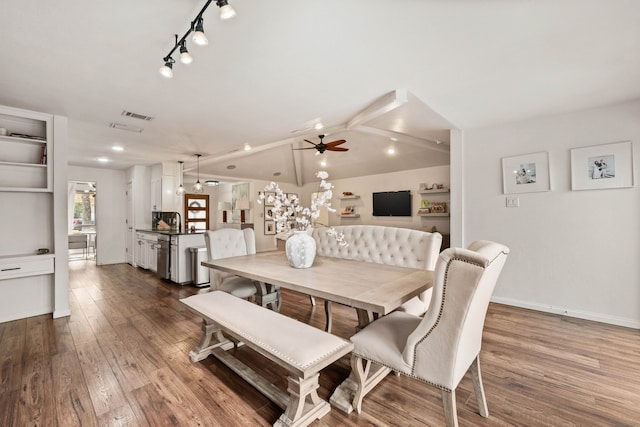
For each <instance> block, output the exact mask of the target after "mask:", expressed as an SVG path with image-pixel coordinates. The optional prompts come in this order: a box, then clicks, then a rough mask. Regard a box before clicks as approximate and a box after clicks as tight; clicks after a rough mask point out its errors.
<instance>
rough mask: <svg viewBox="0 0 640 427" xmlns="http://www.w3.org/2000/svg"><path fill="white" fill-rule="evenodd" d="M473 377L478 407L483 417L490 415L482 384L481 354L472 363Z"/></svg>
mask: <svg viewBox="0 0 640 427" xmlns="http://www.w3.org/2000/svg"><path fill="white" fill-rule="evenodd" d="M470 370H471V379H472V381H473V390H474V391H475V393H476V399H477V400H478V409H479V411H480V415H482V416H483V417H485V418H486V417H488V416H489V407H488V406H487V397H486V395H485V394H484V386H483V385H482V373H481V372H480V355H479V354H478V355H477V356H476V360H474V361H473V363H472V364H471V369H470Z"/></svg>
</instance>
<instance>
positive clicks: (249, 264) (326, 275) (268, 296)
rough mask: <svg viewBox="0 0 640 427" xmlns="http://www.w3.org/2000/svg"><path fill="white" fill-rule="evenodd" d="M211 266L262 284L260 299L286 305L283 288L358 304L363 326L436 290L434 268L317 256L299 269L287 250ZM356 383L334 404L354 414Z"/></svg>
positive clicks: (345, 385) (348, 384) (347, 384)
mask: <svg viewBox="0 0 640 427" xmlns="http://www.w3.org/2000/svg"><path fill="white" fill-rule="evenodd" d="M201 264H202V265H203V266H205V267H209V268H213V269H217V270H220V271H224V272H227V273H231V274H235V275H237V276H242V277H246V278H249V279H252V280H254V282H255V283H256V288H257V293H256V303H258V304H261V305H263V306H269V305H271V308H272V309H276V310H278V309H279V307H280V301H279V289H278V287H281V288H285V289H290V290H293V291H296V292H300V293H303V294H306V295H309V296H312V297H316V298H323V299H325V300H327V301H332V302H336V303H340V304H343V305H345V306H349V307H353V308H354V309H355V310H356V312H357V314H358V326H357V328H358V329H361V328H364V327H365V326H366V325H367V324H368V323H370V322H372V321H373V320H375V319H376V318H377V317H378V316H383V315H386V314H389V313H391V312H392V311H393V310H395V309H397V308H398V307H400V306H401V305H402V304H403V303H405V302H406V301H408V300H410V299H411V298H413V297H415V296H417V295H419V294H420V293H422V292H424V291H426V290H427V289H429V288H431V286H432V284H433V271H430V270H423V269H416V268H409V267H399V266H393V265H387V264H377V263H371V262H363V261H354V260H347V259H342V258H333V257H321V256H316V258H315V260H314V262H313V265H312V266H311V267H310V268H293V267H291V266H290V265H289V261H288V260H287V257H286V255H285V253H284V252H283V251H268V252H260V253H257V254H252V255H244V256H236V257H229V258H220V259H212V260H208V261H202V263H201ZM354 392H355V383H354V381H353V377H352V376H351V375H350V376H349V378H347V379H346V380H345V381H344V382H343V383H342V384H341V385H340V386H339V387H338V388H337V389H336V390H335V392H334V393H333V395H332V397H331V400H330V401H331V404H332V405H333V406H335V407H337V408H339V409H341V410H342V411H344V412H346V413H349V412H351V411H352V410H353V407H352V406H351V400H352V398H353V393H354Z"/></svg>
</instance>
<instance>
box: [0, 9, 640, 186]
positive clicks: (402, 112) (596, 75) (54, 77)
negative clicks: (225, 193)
mask: <svg viewBox="0 0 640 427" xmlns="http://www.w3.org/2000/svg"><path fill="white" fill-rule="evenodd" d="M229 1H230V4H231V5H232V6H233V7H234V8H235V9H236V11H237V13H238V15H237V16H236V17H235V18H234V19H232V20H228V21H220V20H219V19H218V17H217V6H215V2H214V4H212V5H211V6H210V7H209V9H208V10H207V11H206V12H205V15H204V18H205V21H204V28H205V32H206V34H207V36H208V38H209V41H210V43H209V46H207V47H205V48H203V47H197V46H195V45H193V43H189V44H188V47H189V50H190V52H191V53H192V54H193V56H194V62H193V63H192V64H191V65H189V66H184V65H182V64H180V63H176V64H175V65H174V78H173V79H171V80H166V79H164V78H162V77H161V76H160V75H159V73H158V69H159V67H160V66H161V65H162V58H163V57H164V56H165V55H166V54H167V53H168V51H169V50H170V49H171V48H172V46H173V34H175V33H179V34H180V36H181V35H182V34H184V32H185V31H186V30H187V28H188V26H189V23H190V21H191V20H192V19H193V18H194V16H195V15H196V14H197V13H198V11H199V10H200V9H201V8H202V6H203V5H204V2H205V0H184V1H175V0H137V1H124V0H112V1H109V2H86V1H80V0H63V1H58V2H43V1H39V0H4V1H3V2H2V11H1V13H0V29H1V30H0V31H1V32H2V38H1V39H0V58H2V59H1V60H0V75H1V79H0V104H4V105H10V106H14V107H21V108H27V109H32V110H37V111H45V112H50V113H54V114H60V115H66V116H68V117H69V137H70V150H69V163H70V164H72V165H85V166H92V167H107V168H114V169H124V168H128V167H130V166H132V165H134V164H153V163H157V162H159V161H178V160H185V161H187V163H186V164H185V169H187V170H189V169H193V166H194V159H195V156H194V154H195V153H202V154H203V157H202V161H201V167H200V171H201V176H202V177H205V178H206V177H227V178H254V179H265V180H270V179H274V177H273V173H274V172H280V173H281V175H280V176H279V177H277V178H276V179H277V180H279V181H287V182H293V183H296V182H297V183H298V184H301V183H304V182H308V181H309V180H312V179H314V178H313V172H315V170H317V169H319V166H318V165H317V161H318V158H319V157H325V158H326V160H327V162H328V166H327V167H326V169H327V170H328V171H329V173H330V175H331V177H332V178H341V177H347V176H353V175H364V174H370V173H381V172H389V171H393V170H401V169H413V168H418V167H426V166H430V165H437V164H443V163H445V164H446V163H447V162H448V155H447V153H446V149H447V144H446V143H447V142H448V136H447V135H448V133H447V131H446V130H447V129H448V128H458V129H470V128H477V127H483V126H488V125H493V124H499V123H506V122H513V121H518V120H524V119H527V118H530V117H536V116H542V115H548V114H555V113H560V112H565V111H571V110H576V109H583V108H589V107H594V106H601V105H606V104H611V103H616V102H621V101H626V100H632V99H637V98H640V84H639V82H640V80H639V76H640V25H638V22H640V1H637V0H536V1H532V0H448V1H445V0H396V1H393V2H390V1H388V0H350V1H337V0H307V1H300V0H298V1H295V0H280V1H277V2H267V1H257V0H253V1H251V0H229ZM176 59H177V57H176ZM396 90H397V91H398V92H395V91H396ZM403 94H404V95H405V96H406V101H407V102H404V103H397V105H396V107H397V108H395V109H392V110H390V111H388V112H385V110H384V109H382V110H381V109H379V108H376V107H379V106H380V103H382V104H385V105H386V102H387V101H388V102H392V101H393V100H394V99H395V98H397V97H399V98H402V96H403ZM123 110H128V111H132V112H135V113H140V114H145V115H150V116H153V117H154V120H153V121H150V122H142V121H140V120H136V119H132V118H127V117H123V116H121V112H122V111H123ZM363 111H364V112H365V114H364V115H362V114H361V113H362V112H363ZM383 112H384V114H382V113H383ZM317 121H321V122H322V123H324V124H325V125H326V126H327V128H326V129H325V130H324V131H325V132H328V133H330V134H329V136H327V138H326V139H325V142H328V141H332V140H333V139H342V138H344V139H346V140H347V143H346V144H345V145H343V146H344V147H347V148H349V149H350V151H349V152H348V153H325V154H324V155H323V156H315V155H314V154H313V151H315V150H304V151H295V152H293V151H291V148H299V147H304V146H308V144H307V143H305V142H303V139H305V138H307V139H310V140H313V141H316V142H317V141H318V139H317V134H318V133H320V132H318V131H315V130H310V131H300V130H301V129H303V130H304V129H308V128H309V127H310V126H311V125H313V124H314V123H315V122H317ZM111 122H118V123H123V124H129V125H134V126H140V127H143V128H144V130H143V132H142V133H131V132H127V131H122V130H117V129H111V128H109V127H108V125H109V123H111ZM296 130H298V132H294V131H296ZM390 136H395V137H397V138H398V139H399V140H398V141H397V142H396V143H395V144H396V148H397V150H398V154H397V155H396V156H395V157H394V158H389V157H388V156H386V155H385V154H384V150H385V149H386V148H387V147H388V146H389V145H390V144H391V142H392V141H391V140H390V139H389V138H390ZM436 140H437V141H440V142H443V143H444V144H434V143H431V142H428V141H436ZM244 143H249V144H250V145H251V146H252V147H253V148H254V150H253V151H251V152H248V153H245V152H244V151H241V150H242V147H243V144H244ZM113 144H120V145H122V146H124V147H125V151H124V152H123V153H115V152H113V151H111V149H110V147H111V146H112V145H113ZM266 147H269V148H268V149H266ZM434 148H435V150H433V149H434ZM443 150H444V151H443ZM100 156H106V157H108V158H109V159H110V162H109V163H107V164H106V165H102V164H99V163H98V162H97V161H96V159H97V158H98V157H100ZM229 164H234V165H236V169H234V170H232V171H230V170H228V169H227V168H226V167H227V166H228V165H229ZM192 172H193V171H192Z"/></svg>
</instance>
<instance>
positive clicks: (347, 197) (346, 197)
mask: <svg viewBox="0 0 640 427" xmlns="http://www.w3.org/2000/svg"><path fill="white" fill-rule="evenodd" d="M359 198H360V196H358V195H357V194H352V195H351V196H341V197H339V199H340V200H349V199H359Z"/></svg>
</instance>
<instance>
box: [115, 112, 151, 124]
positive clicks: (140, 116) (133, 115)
mask: <svg viewBox="0 0 640 427" xmlns="http://www.w3.org/2000/svg"><path fill="white" fill-rule="evenodd" d="M122 115H123V116H125V117H131V118H132V119H139V120H144V121H145V122H150V121H151V120H153V117H151V116H145V115H144V114H138V113H132V112H131V111H127V110H122Z"/></svg>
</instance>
